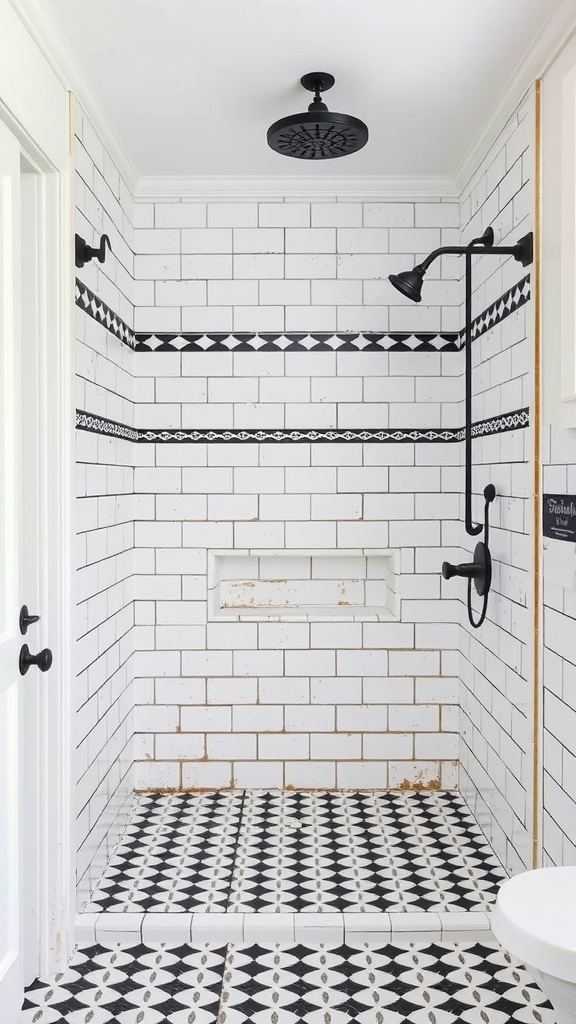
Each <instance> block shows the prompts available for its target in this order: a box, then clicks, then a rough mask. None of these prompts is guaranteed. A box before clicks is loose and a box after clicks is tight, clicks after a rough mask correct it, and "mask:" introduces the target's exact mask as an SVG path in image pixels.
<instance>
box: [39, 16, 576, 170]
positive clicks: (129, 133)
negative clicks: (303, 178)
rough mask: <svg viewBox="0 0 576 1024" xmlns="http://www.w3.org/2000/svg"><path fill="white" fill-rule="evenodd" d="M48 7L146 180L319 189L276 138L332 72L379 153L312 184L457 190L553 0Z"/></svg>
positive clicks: (342, 106) (330, 97)
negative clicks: (272, 130) (329, 180)
mask: <svg viewBox="0 0 576 1024" xmlns="http://www.w3.org/2000/svg"><path fill="white" fill-rule="evenodd" d="M36 2H38V0H36ZM42 3H43V5H44V7H45V8H46V9H47V10H48V11H49V12H50V14H51V15H53V17H54V18H55V19H56V21H57V23H58V26H59V28H60V30H61V32H62V33H63V34H64V36H65V37H66V40H67V42H68V44H69V45H70V47H71V49H72V50H73V52H74V54H75V56H76V59H77V61H78V63H79V65H80V67H81V69H82V71H83V73H84V77H85V79H86V81H87V83H88V84H89V86H90V87H91V89H92V91H93V93H94V94H95V96H96V98H97V99H98V101H99V102H100V105H101V107H102V108H103V110H104V113H105V115H106V117H107V119H109V121H110V123H111V124H112V126H113V127H114V129H115V131H116V134H117V135H118V137H119V138H120V140H121V142H122V144H123V146H124V148H125V150H126V151H127V154H128V156H129V157H130V159H131V160H132V162H133V164H134V166H135V168H136V170H137V172H138V175H139V176H140V177H147V176H150V175H155V176H156V175H158V176H188V175H195V176H201V177H204V178H205V177H210V176H216V175H218V176H222V175H233V176H239V175H246V176H252V175H257V176H261V175H264V176H268V177H274V176H286V175H309V174H310V173H311V165H310V163H309V162H308V161H303V160H302V161H299V160H294V159H289V158H287V157H283V156H280V155H278V154H276V153H274V152H273V151H272V150H271V149H269V147H268V146H267V143H266V130H267V128H268V127H269V125H270V124H271V123H272V122H273V121H275V120H277V119H278V118H280V117H283V116H285V115H287V114H293V113H297V112H299V111H302V110H305V109H306V107H307V105H308V103H309V102H310V99H311V96H310V95H309V94H308V93H307V92H305V91H304V90H303V89H302V87H301V86H300V84H299V80H300V77H301V75H302V74H304V73H305V72H308V71H329V72H331V73H332V74H333V75H334V76H335V77H336V85H335V86H334V88H333V89H332V90H331V92H329V93H327V94H326V96H325V100H326V102H327V104H328V107H329V108H330V109H332V110H338V111H341V112H345V113H349V114H353V115H355V116H356V117H359V118H361V119H362V120H364V121H366V123H367V124H368V127H369V130H370V140H369V142H368V145H367V146H366V147H365V149H363V150H362V151H361V152H359V153H357V154H354V155H352V156H347V157H345V158H342V159H339V160H330V161H325V162H324V163H323V164H322V166H321V170H320V171H319V168H318V165H315V166H314V171H315V172H316V173H322V175H324V176H341V175H343V174H346V175H352V176H354V177H355V178H356V177H358V176H364V175H374V176H379V177H384V176H386V177H387V176H391V177H404V176H408V177H419V176H426V177H431V176H434V175H448V176H451V175H454V173H455V171H456V169H457V168H458V167H459V165H460V164H461V162H462V160H463V159H464V157H465V155H466V153H467V152H468V151H469V149H470V147H471V146H472V144H473V142H474V139H475V138H476V137H477V136H478V133H479V131H480V129H481V128H482V127H483V126H484V125H485V123H486V121H487V119H488V117H489V116H490V114H491V112H492V111H493V109H494V108H495V106H496V104H497V102H498V99H499V96H501V94H502V93H503V91H504V90H505V89H506V88H507V86H508V84H509V82H510V80H511V78H512V77H513V76H514V74H515V71H516V69H517V67H518V64H519V62H520V61H521V60H522V58H523V56H524V55H525V53H526V51H527V50H528V48H529V47H530V46H531V44H533V42H534V40H535V39H536V38H537V36H538V33H539V31H541V30H542V26H543V25H544V23H545V22H546V20H547V18H548V17H549V16H550V15H551V14H553V12H554V10H555V8H556V7H557V4H558V0H42Z"/></svg>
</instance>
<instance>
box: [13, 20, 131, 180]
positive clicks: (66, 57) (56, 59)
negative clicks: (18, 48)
mask: <svg viewBox="0 0 576 1024" xmlns="http://www.w3.org/2000/svg"><path fill="white" fill-rule="evenodd" d="M9 3H10V4H11V6H12V7H13V8H14V10H15V12H16V14H17V15H18V17H19V19H20V21H21V22H22V24H23V25H24V27H25V28H26V30H27V31H28V32H29V34H30V35H31V36H32V39H33V40H34V42H35V43H36V45H37V46H38V48H39V50H40V51H41V53H42V54H43V56H44V57H45V58H46V60H47V62H48V64H49V65H50V67H51V69H52V71H53V72H54V74H55V75H56V77H57V78H58V81H59V82H60V83H61V84H62V85H63V86H64V88H65V89H68V90H70V91H71V92H73V93H74V94H75V96H76V99H77V100H78V102H79V103H80V105H81V107H83V109H84V111H85V112H86V114H87V115H88V117H89V119H90V121H91V122H92V124H93V126H94V128H95V130H96V131H97V133H98V135H99V136H100V138H101V140H102V142H103V143H104V146H105V147H106V149H107V150H108V152H109V154H110V156H111V157H112V159H113V160H114V163H115V164H116V166H117V168H118V170H119V172H120V174H121V175H122V177H123V178H124V181H125V182H126V184H127V186H128V188H129V189H130V191H131V192H133V191H134V188H135V185H136V182H137V180H138V173H137V171H136V168H135V166H134V164H133V163H132V160H131V159H130V157H129V156H128V153H127V152H126V149H125V148H124V146H123V144H122V142H121V140H120V137H119V136H118V135H117V134H116V132H115V130H114V128H113V127H112V125H111V123H110V119H109V117H108V115H107V114H106V111H105V110H104V108H103V107H102V105H101V103H100V101H99V100H98V99H97V97H96V95H95V93H94V90H93V89H92V86H91V85H90V84H89V83H88V80H87V79H86V77H85V75H84V72H83V71H82V69H81V67H80V64H79V63H78V61H77V59H76V57H75V55H74V52H73V50H72V48H71V47H70V46H69V44H68V43H67V41H66V39H65V38H64V36H63V35H62V32H61V31H60V29H59V27H58V25H57V23H56V21H55V20H54V18H53V17H52V15H51V14H50V13H49V11H48V9H47V7H48V5H47V4H46V3H39V2H38V0H9Z"/></svg>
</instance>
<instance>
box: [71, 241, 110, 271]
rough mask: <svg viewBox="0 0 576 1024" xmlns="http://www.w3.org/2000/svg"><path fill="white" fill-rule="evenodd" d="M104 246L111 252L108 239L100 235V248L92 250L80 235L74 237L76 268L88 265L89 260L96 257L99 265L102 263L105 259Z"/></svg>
mask: <svg viewBox="0 0 576 1024" xmlns="http://www.w3.org/2000/svg"><path fill="white" fill-rule="evenodd" d="M106 246H108V248H109V250H110V252H112V246H111V245H110V239H109V238H108V235H102V236H101V238H100V247H99V248H98V249H94V248H93V246H91V245H88V242H86V241H85V240H84V239H83V238H81V237H80V235H76V266H77V267H78V268H79V269H82V267H83V266H84V264H85V263H89V262H90V260H91V259H93V258H94V256H96V258H97V260H98V262H99V263H104V260H105V259H106Z"/></svg>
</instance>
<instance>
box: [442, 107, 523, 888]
mask: <svg viewBox="0 0 576 1024" xmlns="http://www.w3.org/2000/svg"><path fill="white" fill-rule="evenodd" d="M533 143H534V104H533V97H532V96H531V95H530V96H529V97H527V98H526V100H525V101H524V102H523V103H522V104H521V105H520V107H519V108H518V110H517V111H516V113H515V114H514V115H513V116H512V117H511V118H510V120H509V121H508V124H507V125H506V126H505V128H504V129H503V131H502V133H501V134H500V136H499V138H498V139H497V140H496V142H495V143H494V145H493V146H492V147H491V149H490V152H489V153H488V154H487V156H486V157H485V159H484V160H483V161H482V163H481V165H480V167H479V168H478V171H477V172H476V173H475V175H474V176H473V178H472V180H471V182H470V184H469V186H468V187H467V189H466V190H465V193H464V196H463V204H462V241H463V242H468V241H470V239H471V238H473V237H477V236H479V235H481V234H482V233H483V231H484V229H485V228H486V227H488V226H489V225H491V226H492V227H493V228H494V232H495V242H496V244H502V245H513V244H514V243H515V242H516V241H518V239H519V238H521V237H522V236H523V235H525V234H526V233H527V232H528V231H530V230H533V227H534V188H533V160H534V155H533ZM532 272H533V266H532V267H528V268H524V267H522V265H521V264H520V263H519V262H517V261H515V260H514V259H512V258H509V257H508V258H505V257H497V256H488V255H487V256H482V257H478V259H477V261H476V264H475V266H474V270H473V289H474V310H475V312H476V313H477V312H478V310H479V309H483V308H486V307H487V306H489V305H490V304H491V303H493V302H495V300H497V299H498V297H499V296H500V295H502V294H503V293H504V292H505V291H506V290H508V289H511V288H512V289H513V288H514V286H515V285H516V284H517V282H520V281H522V280H523V279H524V278H525V277H526V275H527V274H532ZM523 292H524V294H526V293H527V288H526V287H524V289H523ZM514 296H515V293H513V295H512V296H511V300H510V301H512V300H513V299H514ZM517 299H518V296H517V295H516V300H517ZM531 317H532V312H531V303H528V304H525V305H521V306H520V308H518V309H517V310H516V311H515V312H513V313H511V315H509V316H506V317H505V318H504V319H503V320H502V321H501V322H500V323H497V324H496V325H495V326H492V327H489V328H488V329H487V330H485V331H484V333H483V334H482V335H481V337H479V338H478V339H477V340H475V341H474V343H473V366H474V369H473V395H474V398H473V418H474V419H476V418H478V417H482V416H495V415H501V414H505V413H509V412H511V411H512V410H517V409H521V408H526V407H528V406H532V401H533V399H532V389H533V374H532V363H533V328H532V319H531ZM532 418H533V417H532ZM531 430H532V427H531V428H530V429H529V430H528V429H525V430H514V431H511V432H509V433H502V434H500V435H498V436H495V437H485V438H482V439H479V440H475V441H473V444H472V449H473V451H472V458H473V464H474V467H475V468H474V472H473V490H474V494H475V500H474V504H473V519H474V521H475V522H482V520H483V497H482V492H483V490H484V487H485V486H486V484H488V483H493V484H494V486H495V487H496V492H497V498H496V500H495V502H494V503H493V505H492V506H491V509H490V522H491V530H490V547H491V552H492V559H493V583H492V587H493V589H492V592H491V594H490V599H489V605H488V614H487V617H486V621H485V623H484V625H483V626H481V627H480V629H478V630H472V629H471V628H470V626H469V625H468V620H467V615H466V611H465V608H464V604H465V600H466V597H465V584H464V582H463V581H461V582H460V583H459V584H458V585H457V586H458V588H459V593H460V597H461V600H462V604H463V607H462V612H461V621H462V623H463V628H462V648H461V649H462V660H461V670H460V671H461V677H462V691H461V694H462V696H461V724H460V732H461V742H460V761H461V772H460V786H461V789H462V792H463V794H464V796H465V797H466V799H467V800H468V802H469V803H470V806H471V807H472V808H473V810H474V812H475V813H476V816H477V818H478V820H479V822H480V824H481V825H482V827H483V828H484V830H485V831H486V833H487V835H488V836H489V838H490V839H491V841H492V843H493V845H494V848H495V850H496V852H497V853H498V854H499V856H500V857H501V859H502V861H503V863H504V864H505V865H506V866H507V867H508V868H509V869H511V870H519V869H522V868H526V867H528V866H530V854H531V817H530V815H531V795H532V790H531V778H532V776H531V772H532V759H531V755H532V748H531V743H532V707H531V704H532V682H531V679H532V675H531V670H532V648H531V633H532V630H531V626H532V613H531V600H532V584H531V569H532V547H531V539H530V535H531V530H532V524H531V505H530V500H529V499H530V490H531V481H532V466H531V462H530V459H531V457H532V442H531ZM460 537H461V542H462V546H463V548H464V550H465V554H466V560H468V558H469V556H471V554H472V551H473V549H474V546H475V544H476V540H477V539H479V538H476V539H474V538H471V537H467V536H466V535H465V533H464V530H463V527H462V526H461V527H460ZM454 589H455V588H454V585H453V584H451V586H450V592H451V593H452V594H453V593H454ZM473 603H474V609H475V614H476V617H477V616H478V613H479V611H480V609H481V602H480V600H479V599H478V597H476V595H475V600H474V602H473Z"/></svg>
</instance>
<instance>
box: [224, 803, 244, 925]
mask: <svg viewBox="0 0 576 1024" xmlns="http://www.w3.org/2000/svg"><path fill="white" fill-rule="evenodd" d="M245 800H246V790H245V789H243V790H242V800H241V802H240V809H239V812H238V831H237V833H236V841H235V843H234V849H233V850H232V864H231V867H230V884H229V886H228V892H227V893H226V901H225V903H226V908H227V909H228V907H229V905H230V896H231V894H232V886H233V885H234V870H235V868H236V855H237V853H238V844H239V842H240V831H241V828H242V817H243V813H244V802H245Z"/></svg>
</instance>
